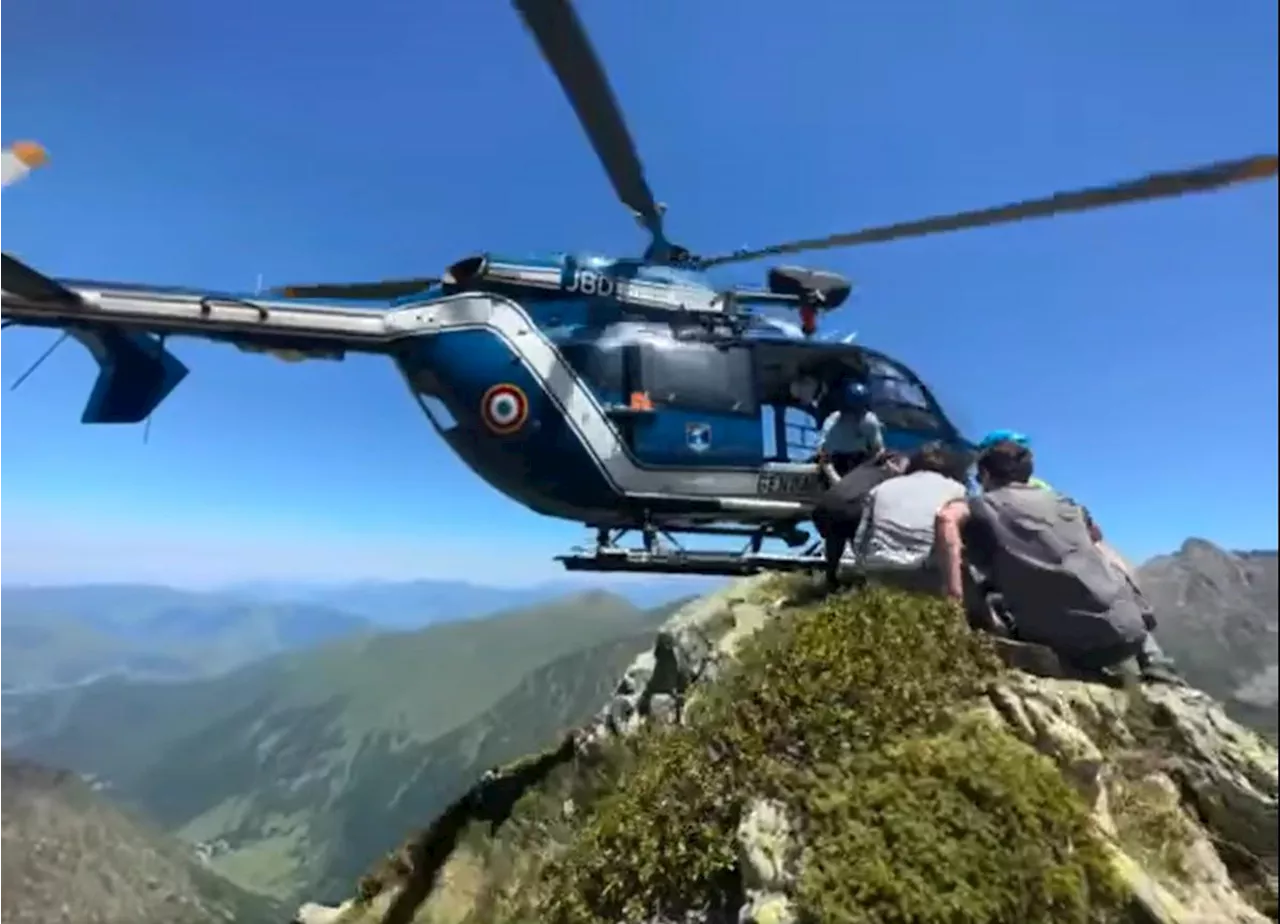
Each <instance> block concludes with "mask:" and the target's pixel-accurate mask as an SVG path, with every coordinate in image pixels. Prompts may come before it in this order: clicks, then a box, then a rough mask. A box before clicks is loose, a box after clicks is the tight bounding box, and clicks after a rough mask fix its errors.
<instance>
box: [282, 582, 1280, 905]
mask: <svg viewBox="0 0 1280 924" xmlns="http://www.w3.org/2000/svg"><path fill="white" fill-rule="evenodd" d="M957 616H958V614H957V613H956V612H955V611H954V610H953V609H952V607H951V606H950V605H949V604H946V603H945V602H942V601H928V600H925V599H924V598H919V597H914V598H913V597H909V596H906V595H903V594H900V593H895V592H892V591H889V592H886V591H883V590H871V591H867V592H863V593H858V594H849V595H839V596H836V597H826V598H820V599H818V600H816V601H815V600H813V593H812V588H811V586H805V584H804V583H803V582H799V581H779V580H778V579H776V578H773V577H769V576H763V577H761V578H757V579H747V580H744V581H741V582H738V583H736V584H735V585H732V586H731V587H730V588H728V589H726V590H725V591H724V592H723V593H720V594H715V595H711V596H710V597H706V598H702V599H700V600H698V601H695V602H694V603H691V604H689V605H688V606H686V607H684V608H682V609H680V610H678V611H677V612H676V613H675V614H674V615H673V616H672V617H671V619H669V620H668V621H667V622H666V623H665V624H664V625H663V627H662V630H661V632H660V633H659V635H658V638H657V641H656V642H655V643H654V645H653V647H652V649H651V651H649V652H647V653H644V654H642V655H640V656H639V657H637V659H636V660H635V661H634V662H633V663H632V665H631V666H630V667H629V668H628V669H627V670H626V671H625V672H624V674H623V676H622V679H621V681H620V682H619V683H618V684H617V686H616V688H615V693H614V695H613V696H612V697H610V698H608V699H607V700H606V701H605V703H604V704H603V706H602V708H601V709H600V710H599V711H598V713H597V716H596V718H595V720H594V721H593V722H590V723H587V724H586V725H584V726H583V727H581V728H580V729H578V730H577V731H576V732H575V733H573V734H571V735H569V736H568V737H567V738H566V739H564V740H563V741H562V742H560V743H559V744H556V743H554V742H552V741H548V742H547V745H546V747H545V748H544V749H542V750H541V751H539V752H536V753H534V754H531V755H530V756H529V757H528V758H526V759H524V760H520V761H515V762H513V763H512V764H510V765H507V766H504V767H499V768H496V769H495V770H494V771H492V772H490V773H488V774H485V775H484V776H483V777H482V778H480V779H479V780H478V781H477V782H476V784H475V785H474V786H473V787H472V788H471V789H470V790H469V791H468V792H467V793H466V794H465V795H463V796H462V797H461V798H459V799H458V800H456V801H455V802H454V803H453V804H452V805H451V806H450V807H449V808H448V809H447V810H446V811H444V812H443V813H441V814H440V815H439V816H437V817H436V818H435V820H434V821H432V822H430V824H429V825H428V827H426V828H424V829H422V831H421V832H419V834H418V835H416V836H415V837H413V838H411V839H410V840H408V841H407V842H405V843H404V845H403V847H402V848H401V849H399V850H398V851H394V852H392V853H391V854H389V855H388V856H387V858H386V859H385V861H384V862H383V863H381V864H380V865H379V866H378V867H376V868H374V869H373V870H371V871H370V874H369V875H368V876H366V878H365V879H364V880H362V882H361V883H360V885H359V887H358V889H357V890H356V893H355V895H354V897H352V898H350V899H348V900H347V901H344V902H343V903H342V904H340V905H338V906H335V907H328V906H320V905H316V904H313V903H307V904H304V905H303V906H302V907H301V908H300V909H299V912H298V914H297V918H296V919H297V920H298V921H300V922H304V924H410V922H413V924H443V922H451V924H458V922H466V924H517V922H528V921H532V920H537V921H539V922H542V924H615V922H617V921H620V920H626V921H640V920H644V921H646V922H650V924H676V922H690V921H698V922H705V924H729V922H743V924H766V922H767V924H798V922H801V921H835V920H840V921H849V922H855V924H864V922H865V924H871V922H873V921H880V920H912V921H917V922H921V924H934V922H937V924H942V922H949V921H955V920H958V919H964V920H972V921H1013V920H1019V921H1024V920H1025V921H1031V920H1044V921H1049V920H1052V921H1054V922H1055V924H1057V922H1061V924H1072V922H1077V924H1085V922H1089V924H1103V922H1105V924H1120V922H1126V924H1130V922H1134V921H1144V922H1154V924H1204V922H1209V921H1223V922H1226V921H1231V922H1234V924H1246V922H1248V924H1253V922H1258V924H1261V922H1263V921H1265V920H1268V919H1271V920H1274V919H1275V915H1276V906H1277V885H1276V867H1277V845H1276V839H1277V826H1276V805H1277V790H1278V789H1280V787H1278V785H1277V775H1276V773H1277V771H1276V767H1277V757H1276V752H1275V748H1274V747H1273V746H1270V745H1267V744H1266V743H1265V742H1263V741H1262V740H1261V739H1260V738H1258V736H1257V735H1255V734H1253V733H1251V732H1249V731H1247V730H1245V729H1243V728H1241V727H1240V726H1238V725H1236V724H1235V723H1234V722H1232V721H1231V720H1230V719H1228V718H1227V717H1226V716H1225V715H1223V714H1222V713H1221V710H1220V708H1219V707H1218V706H1217V705H1216V704H1215V702H1214V701H1213V700H1212V698H1211V697H1208V696H1207V695H1205V694H1203V693H1201V692H1199V691H1196V690H1193V689H1191V688H1189V687H1182V686H1175V685H1168V684H1155V685H1141V686H1138V687H1134V686H1130V685H1125V684H1116V683H1106V682H1103V681H1104V680H1105V678H1081V677H1073V676H1072V675H1070V674H1069V673H1064V672H1063V669H1062V666H1061V665H1060V664H1058V663H1057V661H1056V659H1055V658H1053V657H1052V655H1051V653H1049V652H1047V651H1046V650H1045V649H1038V648H1037V647H1036V646H1027V645H1019V644H1017V643H1010V642H999V641H998V640H995V639H990V638H987V637H984V636H980V635H975V634H974V633H972V632H970V631H969V630H968V629H967V628H966V627H965V625H964V621H963V620H962V619H957V618H956V617H957ZM997 655H998V656H999V657H998V658H997V657H996V656H997ZM1001 662H1003V664H1002V663H1001ZM975 883H981V886H976V885H975Z"/></svg>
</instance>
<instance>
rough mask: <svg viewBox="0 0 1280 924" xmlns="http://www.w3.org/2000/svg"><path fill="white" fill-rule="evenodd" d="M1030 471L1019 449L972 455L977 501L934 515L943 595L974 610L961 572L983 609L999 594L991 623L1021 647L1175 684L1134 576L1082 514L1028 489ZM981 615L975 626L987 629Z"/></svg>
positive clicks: (1071, 504) (1009, 442)
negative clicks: (1132, 666) (1130, 668)
mask: <svg viewBox="0 0 1280 924" xmlns="http://www.w3.org/2000/svg"><path fill="white" fill-rule="evenodd" d="M1033 466H1034V460H1033V457H1032V454H1031V450H1030V449H1029V448H1028V447H1027V446H1026V445H1025V444H1023V443H1020V442H1018V441H1017V440H1013V439H1003V440H997V441H995V442H993V443H992V444H991V445H989V446H987V447H986V448H985V449H984V450H983V451H982V452H981V454H980V455H979V457H978V480H979V483H980V484H981V486H982V493H981V494H979V495H975V496H971V497H969V498H967V499H965V500H956V501H952V502H951V503H949V504H947V505H946V506H944V507H943V508H942V509H941V510H940V511H939V513H938V516H937V519H936V522H935V527H934V528H935V538H934V541H935V547H936V548H937V550H938V558H939V561H940V564H941V566H942V570H943V578H944V581H945V587H946V592H947V594H948V595H949V596H951V597H953V598H954V599H956V600H959V601H962V602H963V603H965V604H966V607H967V608H969V607H971V606H972V605H973V604H974V603H975V602H976V601H974V600H972V599H971V598H970V596H969V594H968V593H967V590H969V589H970V588H969V587H968V585H967V583H966V581H965V568H966V565H967V567H968V569H969V575H970V577H971V578H972V579H973V582H976V583H978V584H981V585H983V586H980V587H979V588H977V589H978V590H980V591H981V592H982V594H983V596H985V597H986V599H987V600H988V601H989V600H990V598H991V595H992V594H993V593H994V594H998V596H999V598H1000V603H1001V608H1002V609H1003V610H1004V613H1003V614H1002V615H1003V616H1005V617H1008V619H1007V620H997V621H1000V622H1005V623H1006V624H1005V626H1004V628H1005V629H1011V630H1012V631H1013V633H1014V634H1015V637H1016V638H1018V639H1019V640H1021V641H1024V642H1033V643H1036V644H1040V645H1044V646H1046V647H1048V648H1050V649H1052V650H1053V651H1054V652H1055V653H1056V654H1057V655H1058V656H1059V658H1060V659H1061V660H1063V661H1064V662H1065V663H1068V664H1073V665H1074V666H1076V667H1080V668H1083V669H1085V670H1086V671H1090V672H1092V671H1095V670H1107V669H1111V668H1115V667H1119V666H1120V665H1122V664H1124V663H1126V662H1135V663H1136V665H1137V667H1138V668H1139V669H1140V671H1141V673H1142V675H1143V676H1144V677H1145V678H1147V679H1150V680H1159V681H1163V682H1173V683H1177V682H1181V681H1180V678H1179V677H1178V675H1177V671H1176V669H1175V668H1174V666H1173V664H1172V662H1171V661H1170V660H1169V659H1168V658H1167V656H1165V654H1164V653H1163V652H1162V651H1161V650H1160V647H1159V645H1158V644H1157V643H1156V641H1155V638H1154V636H1152V634H1151V633H1152V630H1154V629H1155V622H1156V619H1155V613H1154V611H1153V610H1152V607H1151V604H1150V602H1149V601H1148V600H1147V599H1146V597H1145V596H1144V595H1143V593H1142V591H1141V588H1140V587H1139V586H1138V584H1137V581H1136V579H1135V578H1134V577H1133V575H1132V573H1131V572H1130V571H1129V569H1128V568H1127V567H1126V566H1125V565H1124V564H1123V562H1121V561H1120V560H1119V557H1118V556H1117V555H1115V553H1114V552H1113V551H1112V550H1111V549H1110V547H1109V546H1106V545H1105V544H1103V543H1102V542H1101V532H1100V531H1099V530H1098V529H1097V526H1096V524H1094V523H1093V521H1092V518H1091V517H1090V516H1089V514H1088V512H1087V511H1086V510H1085V509H1084V507H1083V506H1081V505H1080V504H1078V503H1076V502H1075V501H1074V500H1072V499H1071V498H1069V497H1066V496H1064V495H1062V494H1061V493H1059V492H1057V491H1054V490H1045V489H1043V488H1036V487H1032V485H1031V483H1030V481H1031V474H1032V470H1033ZM984 616H985V614H980V616H979V618H978V619H977V622H979V623H981V622H987V621H990V620H986V619H985V618H984ZM1010 621H1011V625H1009V624H1008V623H1009V622H1010Z"/></svg>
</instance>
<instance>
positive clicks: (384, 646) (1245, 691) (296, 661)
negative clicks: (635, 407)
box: [3, 540, 1277, 899]
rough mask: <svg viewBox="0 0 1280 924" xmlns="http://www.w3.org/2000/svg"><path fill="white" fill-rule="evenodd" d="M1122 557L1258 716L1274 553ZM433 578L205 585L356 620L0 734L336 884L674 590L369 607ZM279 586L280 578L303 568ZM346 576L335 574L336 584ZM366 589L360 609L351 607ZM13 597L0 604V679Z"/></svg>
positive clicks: (547, 729)
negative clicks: (245, 660) (414, 622)
mask: <svg viewBox="0 0 1280 924" xmlns="http://www.w3.org/2000/svg"><path fill="white" fill-rule="evenodd" d="M1139 576H1140V579H1141V580H1142V583H1143V585H1144V588H1145V589H1146V591H1147V593H1148V594H1149V595H1150V596H1151V598H1152V600H1153V602H1154V603H1155V604H1156V606H1157V609H1158V611H1159V614H1160V626H1159V629H1158V631H1157V634H1158V637H1159V638H1160V640H1161V642H1162V643H1163V644H1164V646H1165V647H1166V649H1167V650H1168V651H1169V653H1170V654H1172V655H1173V656H1174V657H1175V658H1176V659H1177V661H1178V663H1179V665H1180V667H1181V668H1182V670H1183V671H1184V673H1185V674H1186V676H1187V677H1188V679H1189V680H1190V681H1191V682H1192V683H1193V684H1195V685H1196V686H1198V687H1201V688H1202V689H1205V690H1206V691H1207V692H1209V693H1211V694H1213V695H1214V696H1216V697H1219V698H1220V699H1223V700H1224V701H1226V702H1227V703H1228V704H1229V708H1230V709H1231V710H1232V711H1233V712H1234V713H1235V714H1236V716H1237V717H1238V718H1240V719H1241V720H1243V721H1246V722H1248V723H1249V724H1252V725H1254V726H1255V727H1257V728H1259V729H1261V730H1263V731H1266V732H1268V733H1270V734H1274V733H1275V728H1276V724H1277V723H1276V699H1277V696H1276V683H1275V680H1276V673H1277V671H1276V664H1277V654H1276V652H1277V612H1276V610H1277V607H1276V599H1277V594H1276V586H1277V583H1276V581H1277V559H1276V553H1275V552H1248V553H1231V552H1227V551H1224V550H1222V549H1219V548H1217V547H1215V546H1213V545H1211V544H1210V543H1206V542H1203V541H1200V540H1190V541H1188V542H1187V543H1185V544H1184V545H1183V546H1182V548H1181V549H1179V550H1178V551H1177V552H1175V553H1174V554H1172V555H1168V556H1161V557H1159V558H1156V559H1153V560H1152V561H1150V562H1148V563H1147V564H1145V565H1144V566H1142V568H1141V569H1139ZM708 583H710V582H708ZM715 583H718V582H715ZM431 586H432V585H429V584H426V583H425V582H424V583H422V584H409V585H362V586H360V587H351V586H347V587H343V588H322V589H317V588H310V592H311V593H313V594H314V596H311V597H308V598H306V599H305V600H302V602H299V601H298V599H296V598H295V600H294V601H293V602H290V603H282V602H280V600H276V599H273V598H272V590H271V589H270V588H262V587H258V588H256V589H255V588H244V587H241V588H236V589H235V591H234V593H231V592H226V594H225V596H222V597H218V598H217V599H219V600H221V601H222V603H221V604H220V605H221V606H224V607H227V606H231V605H232V604H231V603H230V602H228V601H233V600H234V601H240V602H239V603H238V604H237V605H248V604H245V603H244V602H243V601H244V600H247V599H249V598H250V596H251V595H252V594H255V593H256V594H257V597H256V602H255V603H254V604H253V605H254V606H258V607H265V608H266V612H271V613H276V614H277V616H283V614H284V613H287V612H297V610H294V609H289V608H293V607H318V608H320V609H321V610H322V611H323V612H326V613H329V612H338V613H343V614H345V615H347V616H348V617H350V618H353V619H356V620H360V622H359V624H358V625H359V628H354V629H353V631H354V632H355V634H350V635H347V636H344V637H337V638H331V639H330V640H328V641H326V642H324V643H323V644H318V645H317V644H313V645H310V646H309V647H307V648H305V649H294V650H286V651H283V652H281V653H279V654H276V655H274V656H271V657H268V658H265V659H260V660H258V661H256V662H254V663H250V664H247V665H245V666H243V667H241V668H239V669H237V670H235V671H234V672H231V673H225V674H222V675H220V676H217V677H209V678H204V679H198V680H191V681H186V682H176V683H168V684H165V685H163V686H160V685H158V684H155V683H150V682H142V681H139V680H137V679H129V678H121V677H115V678H111V679H103V680H99V681H95V682H89V683H85V684H83V685H80V686H75V687H68V688H64V689H59V690H52V691H46V692H43V693H31V694H28V695H23V696H7V697H5V698H4V701H3V719H4V722H3V741H4V746H5V748H6V749H7V750H10V751H12V752H14V753H19V754H23V755H26V756H29V757H31V758H34V759H36V760H39V761H42V762H45V763H48V764H52V765H58V766H64V767H68V768H70V769H72V770H75V771H77V772H79V773H81V774H85V775H87V776H89V777H90V778H92V779H94V780H96V781H98V783H99V784H100V785H101V786H102V787H103V792H104V793H105V794H106V795H108V796H110V797H112V798H114V799H116V800H118V801H119V802H120V803H122V804H123V805H125V806H128V807H130V808H131V809H134V810H141V811H143V812H145V813H146V814H147V815H149V816H150V817H151V818H152V819H154V820H155V822H156V823H157V824H159V825H160V826H162V827H163V828H164V829H166V830H167V831H168V832H170V833H174V834H177V835H179V836H180V837H181V838H183V839H185V840H186V841H188V842H194V843H198V844H201V845H202V849H203V850H204V852H205V853H206V854H207V855H208V856H209V857H210V858H211V859H210V862H211V863H212V864H213V867H214V869H215V870H217V871H218V872H220V873H221V874H223V875H225V876H226V877H227V878H229V879H230V880H232V881H233V882H236V883H238V884H239V885H240V886H242V887H245V888H248V889H250V890H253V891H256V892H260V893H263V894H267V895H271V896H275V897H281V898H283V897H293V896H296V895H298V894H300V893H303V894H305V895H306V897H308V898H313V899H314V898H337V897H340V896H342V895H345V894H348V893H349V891H350V888H351V885H352V883H351V877H353V876H354V875H355V874H356V873H357V872H359V871H360V870H362V869H365V868H367V867H368V865H369V864H370V862H371V861H372V860H373V859H375V857H376V856H377V855H378V854H379V853H380V852H381V851H382V850H383V849H385V848H386V846H387V845H388V844H391V843H394V842H396V841H397V840H398V839H399V837H400V836H401V835H402V834H404V833H405V832H406V831H408V830H409V829H410V828H413V827H416V826H419V825H421V824H422V823H424V821H425V820H427V819H429V818H431V817H432V816H433V815H434V814H435V813H436V812H438V811H440V810H441V809H442V808H443V807H444V806H445V805H447V804H448V803H449V801H450V800H451V799H453V798H455V797H456V796H457V795H458V794H459V793H460V792H462V791H463V789H464V788H465V787H466V786H467V785H468V784H469V783H470V782H472V781H473V780H474V779H475V778H476V776H477V775H478V774H479V773H481V772H482V771H483V770H484V769H486V768H488V767H490V766H492V765H495V764H499V763H503V762H505V761H507V760H510V759H513V758H516V757H519V756H521V755H523V754H526V753H529V752H531V751H535V750H537V749H539V748H540V747H542V746H544V745H546V744H548V743H550V742H551V741H552V740H554V738H555V737H556V736H557V735H558V734H559V733H560V732H561V731H563V730H565V729H566V728H568V727H571V726H574V725H576V724H578V723H580V722H582V721H584V720H585V719H586V718H587V717H588V716H590V715H591V714H592V713H594V712H595V711H596V709H597V708H598V707H599V706H600V705H601V704H603V703H604V702H605V701H607V699H608V693H609V692H610V690H611V689H612V688H613V686H614V684H615V683H616V681H617V678H618V676H619V674H620V672H621V671H622V669H623V668H624V666H625V665H626V664H627V663H628V662H629V661H630V659H631V658H632V657H633V656H634V655H635V654H637V653H638V652H640V651H641V650H643V649H644V648H646V647H648V646H649V645H650V644H651V641H652V635H653V632H654V630H655V628H656V627H657V626H658V625H659V624H660V623H661V622H662V621H663V620H664V619H665V618H666V616H667V615H668V614H669V613H670V611H671V609H672V607H674V606H675V605H676V603H675V602H672V603H669V604H667V605H665V606H663V607H658V608H645V607H640V606H637V605H636V604H635V603H633V602H632V600H629V599H626V598H624V597H623V596H622V595H621V592H623V591H625V592H628V593H629V594H631V595H634V596H638V597H640V598H641V599H644V596H643V594H644V593H646V592H647V593H651V594H658V593H659V591H658V590H655V586H661V585H649V586H647V587H646V586H644V585H639V586H637V585H626V584H620V586H619V590H620V593H619V594H611V593H604V592H600V591H587V592H582V591H581V590H579V592H577V593H574V594H571V595H567V596H561V597H559V598H558V599H553V600H550V601H547V600H545V599H541V595H542V594H544V593H550V590H549V589H548V588H546V587H544V588H536V589H532V590H527V591H523V593H527V594H530V595H532V596H533V597H534V601H533V602H531V603H528V604H527V605H524V606H521V607H519V608H515V609H507V610H504V611H502V612H499V613H497V614H491V615H488V616H478V615H477V614H476V613H475V612H474V611H470V612H469V611H468V605H474V606H476V607H477V608H479V607H480V606H484V605H490V604H492V603H493V601H496V600H498V599H501V598H502V595H504V594H516V595H518V594H520V593H522V592H521V591H507V590H494V589H492V588H471V590H474V591H475V593H473V594H470V595H468V593H469V591H468V588H469V585H465V584H463V585H443V586H442V585H435V586H437V587H441V598H443V599H449V600H452V603H451V604H450V605H451V606H452V607H453V608H452V609H451V610H447V611H445V612H446V615H444V616H439V617H437V618H435V619H434V621H433V620H432V619H431V618H426V619H422V621H424V622H429V623H431V624H429V625H427V626H426V627H425V628H419V629H416V630H414V631H394V632H388V631H385V630H384V629H382V628H381V626H379V625H376V624H375V623H374V622H373V621H372V620H369V619H368V618H367V616H366V613H368V612H370V611H373V610H376V609H377V608H378V607H381V608H382V610H381V611H382V612H384V613H389V614H391V620H395V619H397V618H399V619H404V620H406V621H407V620H409V618H410V617H409V616H408V614H410V613H414V612H416V613H418V614H419V618H421V616H422V614H424V613H440V612H441V610H439V609H429V607H430V605H432V603H433V601H426V602H425V603H423V604H421V605H419V604H414V603H413V601H414V600H425V598H426V597H427V596H429V595H430V587H431ZM571 586H572V585H571ZM703 586H704V587H705V586H707V585H705V584H704V585H703ZM444 587H448V588H452V589H453V592H454V593H455V596H453V597H447V596H445V595H444ZM677 589H684V590H686V591H687V592H688V593H690V594H691V595H693V594H701V593H702V592H703V588H702V587H696V585H694V584H693V582H690V583H676V582H671V583H668V584H667V585H666V587H665V588H663V590H662V591H661V593H663V594H671V593H672V592H673V591H674V592H678V590H677ZM276 590H278V591H279V592H280V593H281V595H282V599H283V598H284V594H285V593H286V591H287V593H289V594H299V593H302V592H303V591H306V590H307V589H306V588H297V587H294V588H276ZM9 593H10V590H9V589H7V588H6V590H5V598H4V602H5V604H6V605H8V603H9V599H10V598H9V596H8V594H9ZM341 594H346V595H349V596H347V597H345V601H346V602H345V603H343V604H342V606H340V605H339V603H338V602H337V601H338V600H339V599H340V595H341ZM213 596H215V595H211V598H212V597H213ZM304 596H305V594H304ZM508 599H509V598H508ZM649 599H652V597H650V598H649ZM361 600H363V601H364V603H363V604H361V603H360V602H359V601H361ZM396 600H400V601H402V602H401V603H400V604H396V603H395V601H396ZM352 601H355V602H352ZM375 601H382V602H381V603H377V602H375ZM468 601H470V604H469V603H468ZM476 601H484V602H483V603H478V602H476ZM348 605H349V606H351V609H350V610H348V609H344V608H343V607H344V606H348ZM361 606H367V607H370V608H372V610H364V611H362V612H359V613H357V612H355V610H356V609H359V608H360V607H361ZM414 606H419V607H420V608H418V609H416V610H415V609H414ZM120 607H121V608H120V609H118V610H114V609H110V608H103V609H102V610H100V611H99V612H107V613H113V614H114V616H113V617H112V620H111V622H113V623H119V624H121V625H124V626H126V627H129V626H133V627H135V628H133V629H122V630H121V634H128V632H134V634H135V635H137V634H140V633H138V632H137V631H136V626H138V625H140V624H143V623H145V622H147V621H148V620H150V619H153V618H155V616H156V612H155V611H151V610H145V609H141V610H138V611H131V610H129V608H128V606H127V600H125V601H124V602H121V604H120ZM271 607H285V608H286V609H285V610H272V609H271ZM449 613H452V614H453V615H452V616H450V615H448V614H449ZM148 614H149V615H148ZM460 614H466V615H465V616H464V615H460ZM10 615H11V611H10V610H8V609H6V610H5V620H4V627H5V633H6V634H5V637H4V640H5V642H6V647H5V657H6V661H5V672H6V680H8V671H9V661H8V660H7V659H8V658H9V657H10V656H11V655H10V652H9V646H8V644H7V643H8V641H9V635H8V631H9V624H10ZM95 624H97V623H95ZM165 624H166V620H163V619H161V620H159V622H158V623H157V625H165ZM232 624H238V623H236V621H234V620H233V621H232ZM191 625H196V626H216V625H220V623H218V621H217V620H216V619H213V618H212V617H209V618H208V619H207V620H205V619H193V620H192V621H191ZM158 634H160V635H162V634H163V633H158ZM286 636H287V633H281V634H280V635H279V636H276V637H279V638H284V637H286ZM131 637H132V636H131ZM281 644H283V643H281ZM6 856H7V855H6ZM6 894H7V890H6Z"/></svg>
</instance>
